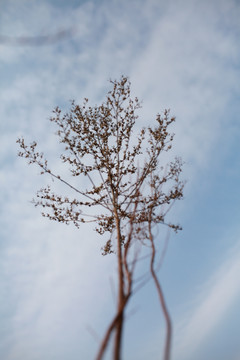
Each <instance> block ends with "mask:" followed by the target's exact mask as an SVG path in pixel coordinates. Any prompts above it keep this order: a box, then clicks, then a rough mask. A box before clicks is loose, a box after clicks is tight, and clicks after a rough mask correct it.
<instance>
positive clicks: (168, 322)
mask: <svg viewBox="0 0 240 360" xmlns="http://www.w3.org/2000/svg"><path fill="white" fill-rule="evenodd" d="M148 228H149V239H150V242H151V246H152V257H151V263H150V269H151V274H152V277H153V280H154V283H155V286H156V289H157V292H158V296H159V300H160V304H161V307H162V311H163V315H164V318H165V321H166V340H165V346H164V360H170V350H171V339H172V324H171V319H170V315H169V312H168V309H167V305H166V302H165V299H164V295H163V290H162V288H161V286H160V282H159V280H158V278H157V275H156V273H155V270H154V261H155V255H156V249H155V244H154V241H153V236H152V231H151V217H149V222H148Z"/></svg>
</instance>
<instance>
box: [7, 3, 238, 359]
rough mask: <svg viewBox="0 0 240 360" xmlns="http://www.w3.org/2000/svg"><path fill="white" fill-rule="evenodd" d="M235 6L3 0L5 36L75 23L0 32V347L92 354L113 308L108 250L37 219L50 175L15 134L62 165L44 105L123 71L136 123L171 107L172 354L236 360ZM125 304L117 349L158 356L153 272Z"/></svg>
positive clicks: (133, 355)
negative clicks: (177, 174)
mask: <svg viewBox="0 0 240 360" xmlns="http://www.w3.org/2000/svg"><path fill="white" fill-rule="evenodd" d="M239 18H240V3H239V2H238V1H234V0H228V1H226V0H218V1H217V0H216V1H214V0H212V1H207V0H203V1H201V2H199V1H195V0H192V1H190V0H184V1H177V0H172V1H168V2H166V1H162V0H148V1H143V0H132V1H127V0H122V1H117V0H115V1H110V0H106V1H77V0H75V1H71V0H69V1H68V2H66V1H57V0H55V1H45V0H43V1H41V2H39V1H34V0H32V1H30V0H21V1H17V0H2V1H1V4H0V35H2V36H3V35H4V36H13V37H15V36H37V35H39V34H40V35H49V34H55V33H57V32H58V31H61V30H65V29H67V30H71V31H72V33H73V34H72V36H71V37H70V38H66V39H62V41H59V42H56V43H54V44H51V45H42V46H27V45H25V46H17V45H15V46H14V45H10V44H6V43H3V42H2V43H0V78H1V81H0V102H1V107H0V119H1V121H0V127H1V132H0V137H1V139H0V161H1V167H0V187H1V193H0V196H1V209H0V211H1V216H0V222H1V227H0V249H1V252H0V276H1V283H0V324H1V325H0V338H1V342H0V357H1V359H4V360H21V359H25V360H40V359H45V360H53V359H58V360H61V359H70V360H75V359H79V358H81V359H92V358H94V356H95V354H96V351H97V348H98V341H99V340H98V339H101V334H103V331H104V329H105V328H106V326H107V324H108V320H110V319H111V316H112V314H113V312H114V299H113V294H112V290H111V281H112V280H113V281H114V279H115V275H116V271H115V263H114V258H113V257H111V256H110V257H102V256H101V251H100V248H101V245H102V244H103V240H102V239H101V238H100V239H99V238H98V236H97V234H95V233H94V232H93V231H92V229H91V228H90V227H89V226H87V225H86V226H83V227H82V228H81V229H80V230H76V229H74V228H72V227H67V226H64V225H58V224H55V223H53V222H49V221H47V220H46V219H44V218H42V217H41V215H40V211H39V210H38V209H35V208H34V207H33V206H32V204H30V200H31V199H32V197H33V196H34V193H35V192H36V190H37V189H39V188H40V187H41V186H42V185H44V184H47V183H48V182H49V181H50V182H51V179H46V178H43V177H40V176H38V173H39V170H38V169H36V168H34V167H28V166H27V165H26V163H25V162H24V161H23V160H22V159H19V158H17V156H16V154H17V146H16V143H15V141H16V138H17V137H18V136H21V135H23V136H24V137H25V138H26V139H27V140H34V139H36V140H38V142H39V147H40V148H41V149H43V150H44V151H45V152H46V153H47V155H48V157H49V158H50V161H51V162H52V164H54V166H55V167H56V168H57V167H58V166H59V167H60V165H59V163H57V162H56V160H55V159H56V157H57V154H58V150H59V149H58V147H57V139H56V140H55V136H54V131H55V129H54V127H53V125H52V124H51V123H50V122H49V121H48V119H49V117H50V116H51V111H52V110H53V108H54V107H55V106H56V105H59V106H60V107H63V108H64V109H67V107H68V105H69V100H70V99H75V100H76V101H77V102H82V99H83V98H84V97H88V98H89V99H90V101H91V102H92V103H93V104H95V103H98V102H100V101H101V100H103V99H104V96H105V93H106V91H107V90H108V86H109V84H108V82H107V81H108V80H109V78H119V77H120V75H121V74H125V75H128V76H129V77H130V80H131V83H132V91H133V94H134V95H137V96H138V97H139V98H140V99H141V100H143V108H142V109H141V112H140V113H139V115H140V118H139V126H142V125H145V126H147V125H149V124H151V123H152V121H153V120H154V118H155V115H156V113H157V112H161V111H162V110H164V109H165V108H171V112H172V114H174V115H176V117H177V121H176V125H174V132H175V134H176V136H175V146H174V153H175V154H177V155H180V156H182V157H183V159H184V160H185V162H186V164H185V168H184V177H185V179H187V185H186V189H185V199H184V200H183V201H181V202H180V203H179V204H177V205H176V206H175V208H174V209H173V210H172V213H171V219H172V220H176V221H177V222H180V223H181V224H182V225H183V231H182V232H181V233H180V234H178V235H177V236H175V235H172V236H171V238H170V242H169V245H168V252H167V255H166V257H165V261H164V264H163V266H162V268H161V271H160V273H159V276H160V280H161V282H162V284H163V289H164V292H165V295H166V299H167V303H168V305H169V309H170V313H171V316H172V320H173V325H174V341H173V347H172V359H173V360H192V359H194V360H203V359H204V360H213V359H218V360H226V359H228V360H238V359H240V344H239V338H238V334H239V331H240V328H239V324H240V311H239V309H240V280H239V279H240V277H239V273H240V225H239V224H240V221H239V220H240V219H239V218H240V211H239V198H240V190H239V180H240V171H239V165H240V157H239V139H240V126H239V113H240V111H239V110H240V108H239V97H240V85H239V84H240V81H239V78H240V77H239V75H240V46H239V36H240V23H239ZM162 231H163V230H162V229H159V241H160V240H162V241H163V239H164V236H165V233H163V232H162ZM142 266H144V264H143V265H142ZM111 279H112V280H111ZM128 312H129V318H128V321H127V324H126V330H125V335H124V349H123V352H124V360H125V359H126V360H128V359H129V360H133V359H138V360H143V359H159V358H161V351H162V344H163V338H164V322H163V318H162V315H161V311H160V309H159V304H158V299H157V296H156V293H155V289H154V287H153V285H152V284H151V283H149V284H147V286H146V287H145V288H144V289H142V290H141V291H140V292H139V293H138V294H137V295H136V297H135V298H134V299H133V301H132V303H131V304H130V306H129V309H128ZM108 356H109V358H110V355H108Z"/></svg>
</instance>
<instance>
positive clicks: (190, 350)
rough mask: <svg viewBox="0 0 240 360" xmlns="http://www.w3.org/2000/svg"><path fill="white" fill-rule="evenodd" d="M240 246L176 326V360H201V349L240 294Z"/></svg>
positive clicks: (206, 285)
mask: <svg viewBox="0 0 240 360" xmlns="http://www.w3.org/2000/svg"><path fill="white" fill-rule="evenodd" d="M239 273H240V245H239V244H238V245H237V246H235V247H234V249H232V251H231V252H229V253H228V254H227V257H226V258H225V260H224V262H223V264H221V265H220V266H219V268H218V269H216V270H215V271H214V273H213V274H212V275H211V276H210V278H209V280H208V281H207V282H206V283H205V284H204V285H203V286H202V287H201V291H200V292H199V294H198V296H197V298H195V299H194V300H193V303H192V304H191V305H190V307H191V309H190V310H189V313H188V314H186V315H185V318H184V320H182V325H181V322H180V323H179V324H178V325H177V327H176V344H175V346H174V355H175V357H174V358H176V359H192V358H197V350H198V349H199V348H200V347H204V345H205V346H206V342H207V341H208V340H209V339H211V335H212V334H213V332H214V331H215V330H216V327H217V326H218V325H220V324H221V322H223V320H224V317H225V316H226V315H227V312H228V311H229V310H230V309H231V307H232V305H233V304H234V302H235V301H236V299H238V298H239V295H240V278H239Z"/></svg>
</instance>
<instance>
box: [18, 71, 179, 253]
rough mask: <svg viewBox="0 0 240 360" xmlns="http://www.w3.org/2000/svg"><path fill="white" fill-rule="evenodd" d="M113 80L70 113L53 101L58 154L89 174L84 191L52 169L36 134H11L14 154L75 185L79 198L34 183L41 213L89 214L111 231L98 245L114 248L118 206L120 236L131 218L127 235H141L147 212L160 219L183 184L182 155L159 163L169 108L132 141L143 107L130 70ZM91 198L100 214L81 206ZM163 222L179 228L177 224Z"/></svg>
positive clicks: (59, 216) (69, 217)
mask: <svg viewBox="0 0 240 360" xmlns="http://www.w3.org/2000/svg"><path fill="white" fill-rule="evenodd" d="M111 84H112V90H111V91H109V92H108V94H107V96H106V101H105V102H104V103H103V104H101V105H100V106H95V107H91V106H88V99H85V100H84V103H83V105H82V106H79V105H76V104H75V102H74V101H73V102H72V105H71V109H70V111H69V112H68V113H66V114H64V115H62V111H61V110H60V109H59V108H58V107H57V108H56V109H55V110H54V115H53V117H52V118H51V119H50V120H51V121H52V122H55V123H56V125H57V126H58V131H57V135H58V137H59V140H60V142H61V143H63V144H64V145H65V154H62V155H61V159H62V161H63V162H64V163H68V164H69V165H70V171H71V173H72V175H73V176H81V175H83V176H85V177H87V178H88V180H89V185H90V186H89V188H88V189H87V190H86V191H81V190H80V189H77V188H75V187H74V186H72V185H71V184H70V183H69V182H68V181H65V180H64V179H63V178H62V177H61V176H60V175H56V174H54V173H53V172H52V171H51V170H50V169H49V168H48V162H47V160H45V159H44V157H43V154H42V153H39V152H37V151H36V146H37V143H36V142H33V143H32V144H31V145H30V146H27V145H25V142H24V139H18V140H17V142H18V143H19V145H20V148H21V151H20V152H19V156H22V157H25V158H27V159H28V162H29V164H32V163H35V164H37V165H38V166H40V168H41V173H42V174H43V173H49V174H51V176H53V177H55V178H56V179H58V180H60V181H61V182H63V183H65V184H66V185H67V186H69V187H71V188H72V189H73V190H75V191H76V195H77V198H75V199H73V200H70V199H69V198H68V197H63V196H61V195H56V194H54V193H53V192H52V191H51V189H50V187H49V186H48V187H46V188H42V189H40V190H39V191H38V193H37V199H36V200H35V201H34V202H35V205H36V206H38V205H40V206H42V207H43V208H44V211H43V213H42V214H43V216H47V217H48V218H49V219H50V220H56V221H59V222H62V223H66V224H69V223H71V222H72V223H73V224H74V225H75V226H77V227H79V225H80V224H81V223H83V222H88V221H93V222H95V223H96V228H95V230H96V231H97V232H98V233H99V234H104V233H105V232H109V233H110V234H111V237H110V239H109V240H108V241H107V243H106V246H105V248H104V253H111V252H112V251H113V250H112V235H113V234H114V229H115V228H116V213H117V216H118V218H119V219H120V220H121V237H122V244H124V243H125V239H126V237H127V232H128V227H127V224H129V221H130V219H131V221H133V223H134V228H133V235H134V236H135V237H136V236H137V237H138V238H139V237H141V238H142V237H144V238H146V237H148V235H147V231H145V228H146V226H147V222H148V220H149V213H151V221H152V223H165V215H166V212H167V210H165V211H163V209H166V207H164V205H170V204H171V203H172V202H173V201H175V200H177V199H181V198H182V196H183V193H182V190H183V185H184V184H183V182H182V181H180V179H179V175H180V173H181V171H182V162H181V159H179V158H176V159H175V160H174V162H172V163H170V164H169V165H168V166H167V168H164V169H163V168H162V167H160V165H159V157H160V154H161V153H162V152H165V151H169V150H170V149H171V144H172V141H173V134H170V133H169V131H168V127H169V125H171V124H172V123H173V122H174V121H175V118H174V117H172V118H171V117H170V116H169V110H165V112H164V114H163V115H160V114H158V115H157V117H156V125H155V127H148V128H147V129H146V128H143V129H142V130H141V131H140V132H139V134H138V136H137V141H136V142H135V145H133V144H132V143H133V140H134V138H135V136H134V135H133V128H134V125H135V122H136V120H137V118H138V116H137V115H136V110H138V109H139V108H140V107H141V106H140V103H139V100H138V98H135V99H134V100H133V99H131V97H130V82H129V80H128V78H126V77H122V78H121V79H120V81H111ZM143 153H144V154H145V155H146V156H144V155H143ZM140 157H141V158H140ZM143 158H144V160H143ZM139 163H141V166H140V165H139ZM165 185H166V186H165ZM146 189H147V190H146ZM136 202H137V206H135V205H136ZM95 205H98V206H99V205H100V206H102V208H103V210H104V214H98V215H95V216H92V215H89V214H87V213H86V210H85V209H86V208H88V207H92V206H95ZM134 209H135V210H134ZM133 211H134V217H133ZM89 217H92V219H91V220H89ZM167 225H168V226H170V227H172V228H173V229H175V230H178V229H180V227H179V226H178V225H173V224H167Z"/></svg>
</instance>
